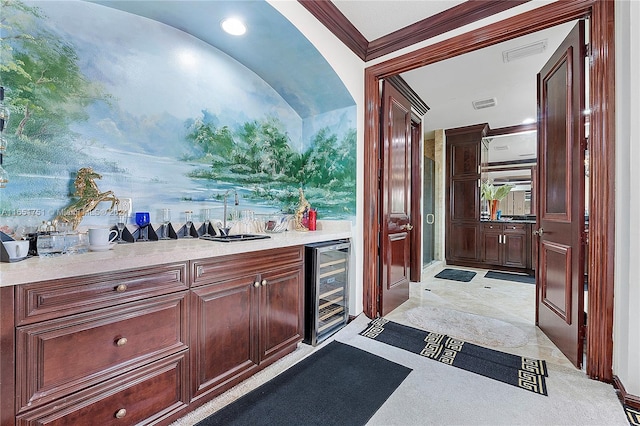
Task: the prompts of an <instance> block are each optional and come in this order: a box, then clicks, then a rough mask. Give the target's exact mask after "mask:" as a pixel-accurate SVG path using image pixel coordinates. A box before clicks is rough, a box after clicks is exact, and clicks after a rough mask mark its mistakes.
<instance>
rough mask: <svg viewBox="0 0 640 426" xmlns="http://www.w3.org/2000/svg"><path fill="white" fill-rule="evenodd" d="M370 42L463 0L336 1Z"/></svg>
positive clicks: (334, 0)
mask: <svg viewBox="0 0 640 426" xmlns="http://www.w3.org/2000/svg"><path fill="white" fill-rule="evenodd" d="M332 3H333V4H334V5H335V6H336V7H337V8H338V9H339V10H340V12H342V14H343V15H344V16H346V17H347V18H348V19H349V21H351V23H352V24H353V25H354V26H355V27H356V28H357V29H358V31H360V33H361V34H362V35H363V36H364V37H365V38H366V39H367V40H369V41H372V40H375V39H377V38H380V37H382V36H385V35H387V34H389V33H392V32H394V31H397V30H399V29H401V28H404V27H406V26H408V25H411V24H415V23H416V22H418V21H421V20H423V19H425V18H428V17H430V16H433V15H437V14H438V13H440V12H443V11H445V10H447V9H450V8H452V7H454V6H456V5H458V4H460V3H464V0H462V1H461V0H421V1H416V0H413V1H407V0H393V1H381V0H357V1H356V0H333V1H332Z"/></svg>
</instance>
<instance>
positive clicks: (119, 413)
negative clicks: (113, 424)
mask: <svg viewBox="0 0 640 426" xmlns="http://www.w3.org/2000/svg"><path fill="white" fill-rule="evenodd" d="M126 415H127V410H125V409H124V408H121V409H119V410H118V411H116V419H124V416H126Z"/></svg>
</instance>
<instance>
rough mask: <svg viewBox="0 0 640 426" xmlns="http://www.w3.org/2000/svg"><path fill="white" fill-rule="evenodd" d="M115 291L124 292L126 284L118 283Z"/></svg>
mask: <svg viewBox="0 0 640 426" xmlns="http://www.w3.org/2000/svg"><path fill="white" fill-rule="evenodd" d="M116 291H117V292H118V293H124V292H125V291H127V285H126V284H120V285H119V286H118V287H116Z"/></svg>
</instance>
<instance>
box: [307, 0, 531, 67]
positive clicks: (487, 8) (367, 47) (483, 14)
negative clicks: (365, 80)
mask: <svg viewBox="0 0 640 426" xmlns="http://www.w3.org/2000/svg"><path fill="white" fill-rule="evenodd" d="M528 1H530V0H510V1H504V0H474V1H466V2H464V3H461V4H459V5H457V6H454V7H452V8H450V9H447V10H445V11H442V12H440V13H438V14H436V15H433V16H430V17H428V18H425V19H423V20H421V21H419V22H416V23H415V24H411V25H408V26H406V27H404V28H401V29H399V30H397V31H394V32H392V33H389V34H387V35H385V36H382V37H380V38H377V39H375V40H373V41H368V40H367V39H366V38H365V37H364V36H363V35H362V33H361V32H360V31H359V30H358V29H357V28H356V27H355V26H354V25H353V24H352V23H351V21H349V20H348V19H347V17H346V16H344V15H343V14H342V12H340V10H339V9H338V8H337V7H336V6H335V5H334V4H333V3H332V2H331V1H330V0H298V2H299V3H300V4H301V5H302V6H303V7H304V8H305V9H307V10H308V11H309V12H310V13H311V14H312V15H313V16H314V17H315V18H316V19H317V20H318V21H320V22H321V23H322V24H323V25H324V26H325V27H327V29H328V30H329V31H331V32H332V33H333V34H334V35H335V36H336V37H337V38H338V39H339V40H340V41H342V42H343V43H344V44H345V45H346V46H347V47H348V48H349V49H351V51H352V52H354V53H355V54H356V55H358V57H359V58H360V59H362V60H363V61H365V62H366V61H370V60H372V59H376V58H379V57H381V56H384V55H386V54H389V53H392V52H395V51H396V50H400V49H403V48H405V47H408V46H411V45H413V44H415V43H419V42H421V41H424V40H428V39H430V38H432V37H435V36H438V35H440V34H444V33H446V32H448V31H451V30H454V29H456V28H460V27H462V26H464V25H467V24H471V23H473V22H476V21H479V20H481V19H484V18H487V17H489V16H492V15H494V14H496V13H500V12H503V11H505V10H508V9H511V8H512V7H515V6H519V5H521V4H523V3H527V2H528Z"/></svg>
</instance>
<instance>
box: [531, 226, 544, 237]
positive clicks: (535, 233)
mask: <svg viewBox="0 0 640 426" xmlns="http://www.w3.org/2000/svg"><path fill="white" fill-rule="evenodd" d="M542 234H544V229H542V228H540V229H536V230H535V231H533V235H537V236H538V237H542Z"/></svg>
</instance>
